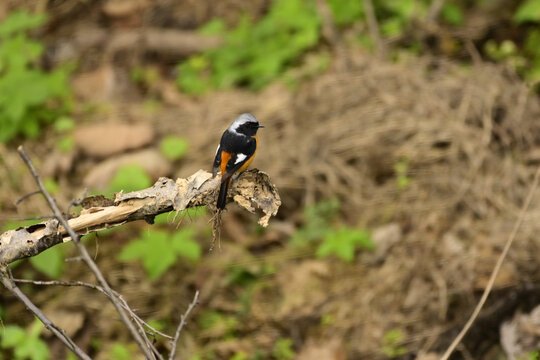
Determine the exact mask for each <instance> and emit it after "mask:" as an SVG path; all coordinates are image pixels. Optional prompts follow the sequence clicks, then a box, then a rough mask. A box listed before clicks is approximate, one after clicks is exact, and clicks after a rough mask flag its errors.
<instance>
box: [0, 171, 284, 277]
mask: <svg viewBox="0 0 540 360" xmlns="http://www.w3.org/2000/svg"><path fill="white" fill-rule="evenodd" d="M219 180H220V178H219V177H216V178H212V174H210V173H208V172H206V171H203V170H199V171H198V172H196V173H195V174H193V175H192V176H190V177H189V178H187V179H180V178H179V179H177V180H176V181H175V180H173V179H169V178H165V177H162V178H159V180H158V181H156V183H155V184H154V185H153V186H152V187H150V188H147V189H144V190H140V191H134V192H130V193H126V194H124V193H118V194H116V196H115V199H114V202H112V201H111V200H110V199H106V198H104V197H102V196H97V197H90V198H86V199H85V200H83V202H82V203H83V210H82V211H81V213H80V215H79V216H77V217H75V218H72V219H69V225H70V226H71V227H72V228H73V230H75V231H76V232H77V233H78V234H80V235H86V234H89V233H92V232H95V231H98V230H103V229H108V228H111V227H115V226H120V225H122V224H124V223H126V222H130V221H135V220H145V221H147V222H148V223H150V224H152V223H153V221H154V217H155V216H156V215H159V214H162V213H165V212H169V211H173V210H174V211H177V212H178V211H182V210H185V209H188V208H192V207H197V206H204V205H208V206H209V207H211V208H212V207H214V206H215V205H214V204H215V202H216V197H217V194H218V192H219ZM231 197H232V198H233V199H234V201H235V202H236V203H238V205H240V206H241V207H243V208H244V209H246V210H248V211H249V212H252V213H255V210H256V208H257V207H258V208H260V209H261V210H262V212H263V213H264V215H263V216H262V217H261V218H260V219H259V224H260V225H261V226H264V227H266V226H267V225H268V221H269V220H270V217H271V216H273V215H276V214H277V211H278V209H279V206H280V205H281V199H280V197H279V194H278V191H277V189H276V187H275V186H274V185H273V184H272V183H271V182H270V178H269V177H268V175H267V174H265V173H264V172H261V171H258V170H249V171H246V172H244V173H243V174H241V175H240V176H239V178H238V179H237V180H236V181H235V182H234V183H233V186H232V187H231V190H230V192H229V200H231ZM70 240H71V238H70V237H69V235H68V234H67V232H66V230H65V229H64V227H63V226H61V225H60V224H59V222H58V221H57V220H56V219H52V220H48V221H45V222H42V223H40V224H36V225H31V226H27V227H21V228H19V229H16V230H9V231H6V232H5V233H3V234H1V235H0V268H3V267H5V266H7V265H8V264H10V263H12V262H13V261H15V260H19V259H22V258H27V257H31V256H35V255H37V254H39V253H40V252H42V251H44V250H46V249H48V248H50V247H52V246H54V245H57V244H59V243H62V242H67V241H70Z"/></svg>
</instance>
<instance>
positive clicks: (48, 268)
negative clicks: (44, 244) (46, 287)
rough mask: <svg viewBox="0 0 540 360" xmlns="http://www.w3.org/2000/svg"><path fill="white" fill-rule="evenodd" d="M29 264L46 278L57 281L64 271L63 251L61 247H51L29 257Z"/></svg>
mask: <svg viewBox="0 0 540 360" xmlns="http://www.w3.org/2000/svg"><path fill="white" fill-rule="evenodd" d="M30 263H31V264H32V266H33V267H34V268H36V270H39V271H40V272H42V273H44V274H45V275H47V276H48V277H50V278H53V279H58V278H59V277H60V275H61V274H62V270H63V269H64V251H63V249H62V248H61V245H56V246H53V247H52V248H49V249H47V250H45V251H43V252H41V253H40V254H38V255H36V256H33V257H31V258H30Z"/></svg>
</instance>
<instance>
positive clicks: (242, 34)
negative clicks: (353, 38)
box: [177, 0, 320, 95]
mask: <svg viewBox="0 0 540 360" xmlns="http://www.w3.org/2000/svg"><path fill="white" fill-rule="evenodd" d="M319 26H320V19H319V15H318V14H317V11H316V7H315V4H314V2H313V1H312V0H309V1H306V0H276V1H274V2H273V3H272V6H271V8H270V10H269V12H268V14H267V15H266V16H265V17H264V18H263V19H262V20H260V21H259V22H257V23H253V22H252V21H251V20H249V19H248V18H247V17H243V18H242V19H241V21H240V22H239V23H238V25H237V26H236V27H235V28H234V29H232V30H230V31H224V29H225V26H224V25H223V23H221V22H219V21H213V22H211V23H210V24H209V25H208V26H206V27H205V28H204V31H203V32H204V33H207V34H208V33H210V34H212V33H223V32H225V34H224V38H225V39H224V44H223V45H222V46H221V47H219V48H217V49H213V50H209V51H207V52H205V53H204V54H202V55H196V56H192V57H191V58H189V59H188V60H186V61H184V62H183V63H181V64H180V65H179V67H178V70H179V73H178V78H177V84H178V86H179V87H180V89H181V90H183V91H185V92H187V93H189V94H194V95H197V94H202V93H204V92H206V91H208V90H209V89H211V88H217V89H224V88H229V87H231V86H234V85H243V86H247V87H249V88H251V89H254V90H258V89H261V88H263V87H264V86H266V85H268V84H269V83H270V82H271V81H273V80H274V79H276V78H278V77H279V76H280V75H281V74H282V73H283V72H284V71H285V70H286V69H287V68H289V67H291V66H292V65H293V64H294V61H295V60H296V59H297V58H298V57H299V56H300V55H302V54H303V53H304V52H306V51H307V50H308V49H310V48H311V47H313V46H314V45H316V44H317V42H318V40H319V36H320V30H319Z"/></svg>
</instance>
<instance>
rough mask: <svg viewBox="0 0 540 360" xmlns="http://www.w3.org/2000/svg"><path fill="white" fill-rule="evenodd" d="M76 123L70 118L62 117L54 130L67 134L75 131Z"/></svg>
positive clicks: (55, 124) (56, 122) (57, 121)
mask: <svg viewBox="0 0 540 360" xmlns="http://www.w3.org/2000/svg"><path fill="white" fill-rule="evenodd" d="M74 127H75V122H74V121H73V119H72V118H70V117H68V116H60V117H59V118H58V119H57V120H56V121H55V123H54V129H55V130H56V131H58V132H67V131H71V130H73V128H74Z"/></svg>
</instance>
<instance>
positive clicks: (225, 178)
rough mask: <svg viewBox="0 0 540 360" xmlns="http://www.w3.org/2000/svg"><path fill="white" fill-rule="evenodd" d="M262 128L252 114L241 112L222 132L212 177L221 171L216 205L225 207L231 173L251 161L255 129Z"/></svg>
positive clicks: (253, 153)
mask: <svg viewBox="0 0 540 360" xmlns="http://www.w3.org/2000/svg"><path fill="white" fill-rule="evenodd" d="M260 128H264V126H263V125H260V124H259V122H258V121H257V118H256V117H255V116H253V115H252V114H248V113H246V114H241V115H240V116H238V117H237V118H236V119H235V120H234V121H233V122H232V124H231V125H230V126H229V127H228V128H227V130H225V132H223V135H222V136H221V140H220V142H219V145H218V147H217V150H216V155H215V158H214V164H213V169H212V177H213V178H215V177H216V175H217V174H218V172H219V171H221V185H220V188H219V195H218V200H217V203H216V207H217V208H218V209H219V210H223V209H225V205H226V203H227V192H228V190H229V185H230V183H231V179H232V177H233V175H235V174H240V173H241V172H243V171H245V170H246V169H247V168H248V166H249V165H250V164H251V162H252V161H253V158H254V157H255V153H256V152H257V145H258V143H259V140H258V138H257V131H258V130H259V129H260Z"/></svg>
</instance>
